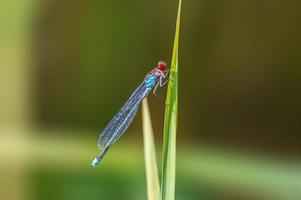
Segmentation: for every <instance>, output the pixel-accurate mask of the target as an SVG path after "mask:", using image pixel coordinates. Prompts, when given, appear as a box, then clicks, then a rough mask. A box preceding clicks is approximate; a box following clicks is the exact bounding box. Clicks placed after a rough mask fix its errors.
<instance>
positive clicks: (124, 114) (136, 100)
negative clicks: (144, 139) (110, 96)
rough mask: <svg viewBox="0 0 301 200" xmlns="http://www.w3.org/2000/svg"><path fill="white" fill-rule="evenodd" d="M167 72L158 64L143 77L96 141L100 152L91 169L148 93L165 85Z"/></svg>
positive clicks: (116, 137) (162, 63)
mask: <svg viewBox="0 0 301 200" xmlns="http://www.w3.org/2000/svg"><path fill="white" fill-rule="evenodd" d="M168 72H169V70H168V69H167V67H166V63H164V62H159V63H158V65H157V67H156V68H155V69H153V70H152V71H151V72H150V73H148V74H147V75H146V76H145V78H144V80H143V82H142V83H141V84H140V85H139V87H138V88H137V89H136V90H135V91H134V92H133V94H132V95H131V96H130V98H129V99H128V100H127V102H126V103H125V104H124V106H123V107H122V108H121V109H120V110H119V111H118V112H117V114H116V115H115V116H114V117H113V119H112V120H111V121H110V122H109V124H108V125H107V126H106V127H105V129H104V130H103V131H102V132H101V134H100V136H99V139H98V146H99V148H100V149H101V150H100V153H99V155H98V156H97V157H96V158H95V159H94V160H93V161H92V167H96V166H97V165H98V164H99V162H100V161H101V159H102V158H103V157H104V155H105V154H106V152H107V151H108V149H109V148H110V147H111V145H112V144H113V143H115V142H116V141H117V140H118V139H119V138H120V137H121V136H122V134H123V133H124V132H125V131H126V130H127V128H128V127H129V126H130V124H131V123H132V121H133V119H134V117H135V116H136V114H137V111H138V108H139V105H140V104H141V102H142V100H143V99H144V98H145V97H146V96H147V95H148V93H149V92H150V91H151V90H152V89H154V90H153V93H154V94H155V92H156V90H157V88H158V87H159V86H160V87H162V86H163V85H165V83H166V82H167V81H168V77H167V76H168Z"/></svg>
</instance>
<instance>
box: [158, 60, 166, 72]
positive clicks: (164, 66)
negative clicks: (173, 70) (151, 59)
mask: <svg viewBox="0 0 301 200" xmlns="http://www.w3.org/2000/svg"><path fill="white" fill-rule="evenodd" d="M157 69H158V70H160V71H165V70H166V63H165V62H159V63H158V66H157Z"/></svg>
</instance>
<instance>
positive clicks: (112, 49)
mask: <svg viewBox="0 0 301 200" xmlns="http://www.w3.org/2000/svg"><path fill="white" fill-rule="evenodd" d="M300 8H301V2H300V1H298V0H286V1H277V0H264V1H259V0H244V1H239V0H230V1H222V0H189V1H185V0H184V1H183V9H182V10H183V12H182V27H181V35H180V61H179V62H180V67H179V69H180V72H179V77H180V85H179V129H178V139H177V143H178V144H177V147H178V150H177V151H178V153H177V183H176V199H183V200H184V199H185V200H186V199H206V200H215V199H229V200H230V199H231V200H232V199H233V200H239V199H242V200H249V199H250V200H252V199H256V200H258V199H259V200H265V199H288V200H290V199H301V163H300V161H301V160H300V153H301V135H300V131H301V125H300V119H301V93H300V86H301V68H300V66H301V37H300V35H301V26H300V22H301V12H300ZM176 10H177V1H175V0H164V1H160V0H153V1H145V0H144V1H142V0H129V1H124V0H110V1H104V0H87V1H83V0H75V1H70V0H67V1H58V0H44V1H37V0H4V1H3V0H2V1H1V3H0V16H1V17H0V21H1V23H0V25H1V27H0V89H1V93H0V159H1V160H0V199H12V200H15V199H17V200H19V199H22V200H23V199H38V200H39V199H44V200H50V199H56V200H61V199H73V200H77V199H125V200H126V199H129V200H134V199H137V200H138V199H139V200H140V199H146V183H145V171H144V159H143V143H142V133H141V129H142V128H141V114H140V113H139V114H138V116H137V117H136V119H135V121H134V123H133V124H132V125H131V127H130V128H129V130H128V131H127V133H126V134H125V135H124V137H122V139H121V140H120V141H119V142H118V143H116V144H115V145H114V146H113V147H112V148H111V149H110V151H109V152H108V154H107V156H106V157H105V159H104V160H103V162H102V164H101V165H100V166H99V167H98V168H96V169H91V168H90V162H91V160H92V159H93V158H94V156H95V155H96V154H97V153H98V149H97V144H96V143H97V139H98V134H99V132H100V130H101V129H102V128H103V127H104V126H105V125H106V123H107V122H108V121H109V120H110V119H111V117H112V116H113V115H114V114H115V112H116V111H117V110H118V109H119V108H120V106H122V104H123V103H124V102H125V101H126V99H127V97H128V96H129V95H130V94H131V92H132V91H133V89H134V88H135V87H137V86H138V84H139V83H140V81H141V80H142V79H143V77H144V75H145V74H146V73H148V71H150V70H151V69H152V68H153V67H154V66H155V65H156V63H157V62H158V60H164V61H166V62H168V63H170V58H171V51H172V42H173V35H174V28H175V18H176ZM165 92H166V89H160V91H159V95H160V96H161V97H162V98H163V99H164V97H165ZM149 103H150V108H151V114H152V118H153V125H154V130H155V138H156V145H157V150H158V155H157V156H158V162H159V163H160V160H161V153H160V152H161V147H162V128H163V115H164V101H163V100H160V99H159V98H156V97H154V96H152V95H150V97H149Z"/></svg>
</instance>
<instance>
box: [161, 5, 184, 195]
mask: <svg viewBox="0 0 301 200" xmlns="http://www.w3.org/2000/svg"><path fill="white" fill-rule="evenodd" d="M181 3H182V2H181V0H179V6H178V14H177V22H176V31H175V38H174V46H173V53H172V62H171V71H170V76H169V83H168V89H167V98H166V108H165V118H164V139H163V140H164V141H163V161H162V181H161V184H162V185H161V197H162V199H163V200H173V199H174V196H175V178H176V131H177V118H178V46H179V32H180V15H181Z"/></svg>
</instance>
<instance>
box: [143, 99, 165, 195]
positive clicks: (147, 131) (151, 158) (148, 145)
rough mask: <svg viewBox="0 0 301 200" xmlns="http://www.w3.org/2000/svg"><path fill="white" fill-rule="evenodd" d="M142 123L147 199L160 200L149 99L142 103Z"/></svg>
mask: <svg viewBox="0 0 301 200" xmlns="http://www.w3.org/2000/svg"><path fill="white" fill-rule="evenodd" d="M142 123H143V124H142V125H143V141H144V159H145V171H146V183H147V197H148V200H160V199H161V196H160V183H159V176H158V169H157V161H156V150H155V142H154V136H153V128H152V121H151V116H150V112H149V108H148V102H147V98H145V99H144V100H143V102H142Z"/></svg>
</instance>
